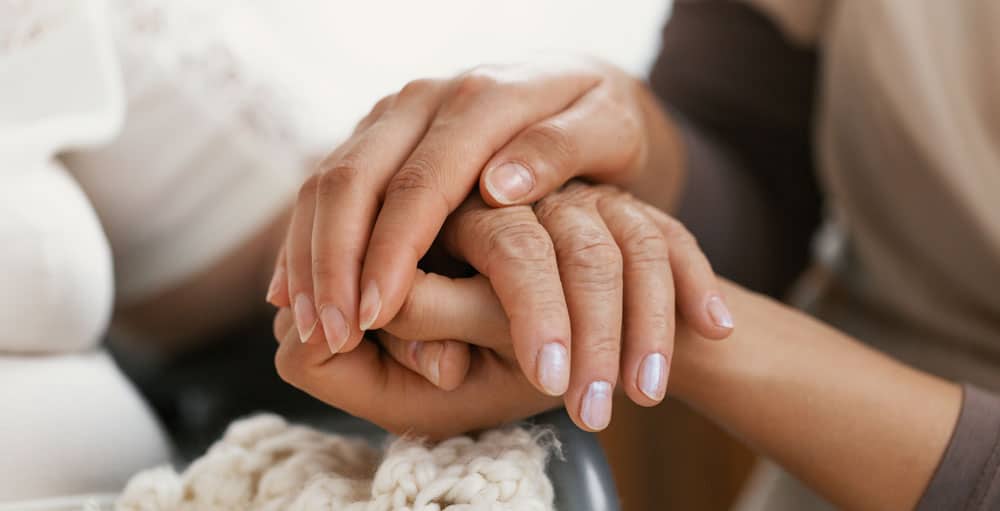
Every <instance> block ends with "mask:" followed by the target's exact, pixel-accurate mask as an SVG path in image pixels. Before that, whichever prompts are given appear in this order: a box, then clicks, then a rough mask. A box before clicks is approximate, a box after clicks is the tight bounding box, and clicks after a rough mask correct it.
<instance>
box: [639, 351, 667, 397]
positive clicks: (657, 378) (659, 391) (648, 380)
mask: <svg viewBox="0 0 1000 511" xmlns="http://www.w3.org/2000/svg"><path fill="white" fill-rule="evenodd" d="M639 390H641V391H642V393H643V394H645V395H646V397H648V398H649V399H652V400H654V401H659V400H661V399H663V396H664V394H666V390H667V358H666V357H664V356H663V355H661V354H659V353H651V354H649V355H646V358H644V359H643V360H642V363H641V364H639Z"/></svg>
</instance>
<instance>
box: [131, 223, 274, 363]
mask: <svg viewBox="0 0 1000 511" xmlns="http://www.w3.org/2000/svg"><path fill="white" fill-rule="evenodd" d="M287 225H288V214H287V212H286V213H283V214H281V215H279V216H277V217H276V218H275V219H273V220H272V221H271V222H269V223H267V224H265V225H262V226H261V228H260V230H258V231H257V233H256V234H255V235H254V236H253V237H251V238H250V239H248V240H246V241H244V242H243V243H241V244H239V245H237V246H236V247H234V248H233V250H231V251H230V252H229V253H227V254H226V255H224V256H223V257H221V258H220V259H219V260H218V261H217V262H215V263H214V264H213V265H212V266H210V267H209V268H207V269H206V270H205V271H203V272H200V273H198V274H196V275H191V276H190V277H189V278H188V279H186V280H185V281H184V282H182V283H180V284H179V285H177V286H174V287H172V288H170V289H167V290H165V291H163V292H161V293H157V294H156V295H154V296H151V297H150V298H148V299H146V300H143V301H141V302H138V303H132V304H127V305H125V306H119V307H118V309H117V310H116V311H115V315H114V318H113V324H112V327H113V329H114V331H115V333H116V334H117V335H116V337H117V338H120V339H123V340H125V341H128V340H130V339H136V340H137V341H138V342H140V343H144V344H147V345H148V344H150V343H152V344H154V345H155V347H156V348H157V349H161V350H164V351H166V352H176V351H182V350H184V349H188V348H193V347H195V346H197V345H198V344H199V343H201V342H203V341H204V340H205V339H208V338H212V337H213V336H217V335H219V334H223V333H225V332H226V330H227V329H230V328H233V327H234V325H238V324H239V323H240V322H244V321H247V320H249V319H252V318H253V317H255V316H259V317H265V315H269V314H273V311H274V309H273V308H271V306H269V305H267V303H266V302H264V294H265V292H266V290H267V284H268V280H269V279H270V278H271V273H272V272H273V270H274V260H275V257H276V256H277V253H278V247H280V246H281V243H282V241H283V240H284V237H285V229H286V228H287Z"/></svg>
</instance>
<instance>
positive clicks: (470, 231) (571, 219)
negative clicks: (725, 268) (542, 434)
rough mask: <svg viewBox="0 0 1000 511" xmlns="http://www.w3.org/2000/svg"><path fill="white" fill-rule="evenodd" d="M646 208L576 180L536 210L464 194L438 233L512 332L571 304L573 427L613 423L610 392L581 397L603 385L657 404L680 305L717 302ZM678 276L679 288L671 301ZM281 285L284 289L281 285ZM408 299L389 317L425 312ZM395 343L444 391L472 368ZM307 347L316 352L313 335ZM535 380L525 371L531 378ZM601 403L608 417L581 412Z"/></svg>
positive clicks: (677, 240)
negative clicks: (533, 316)
mask: <svg viewBox="0 0 1000 511" xmlns="http://www.w3.org/2000/svg"><path fill="white" fill-rule="evenodd" d="M651 211H653V210H652V209H650V208H649V207H648V206H646V205H644V204H642V203H641V202H639V201H637V200H635V199H634V198H633V197H631V196H630V195H628V194H626V193H623V192H622V191H620V190H618V189H617V188H614V187H611V186H594V185H585V184H582V183H578V182H572V183H569V184H568V185H566V186H565V187H563V188H562V189H560V190H558V191H556V192H553V193H551V194H550V195H548V196H547V197H545V198H543V199H542V200H540V201H538V202H537V203H536V204H535V205H534V207H533V208H532V207H528V206H513V207H505V208H491V207H489V206H488V205H486V204H485V203H484V202H483V201H482V200H481V199H480V198H479V197H478V196H476V195H472V196H470V197H469V198H468V199H467V200H466V201H465V202H464V204H463V205H462V206H460V207H459V208H458V209H457V210H456V212H455V213H454V214H453V215H451V216H450V217H449V219H448V221H447V222H446V223H445V225H444V226H443V230H442V233H441V237H440V241H439V247H438V248H440V249H441V250H440V251H442V252H444V253H446V254H447V255H448V256H449V257H451V258H454V259H456V260H458V261H462V262H465V263H468V264H469V265H471V266H472V268H473V269H475V270H476V271H478V272H479V274H480V275H482V276H483V277H485V278H486V279H488V282H489V284H490V286H491V287H492V289H493V291H494V292H495V293H496V296H497V297H498V299H499V301H500V303H501V304H505V303H506V304H513V305H514V307H510V306H506V305H505V306H504V314H505V317H506V318H509V321H510V325H511V326H510V329H511V332H512V337H516V335H514V334H516V328H517V327H518V326H519V325H521V324H524V322H523V321H518V319H519V316H518V315H519V314H520V315H523V314H527V313H528V312H531V311H532V309H531V307H534V306H536V304H538V303H541V304H543V306H548V305H549V304H551V303H559V304H562V303H567V304H568V308H569V311H570V318H571V327H572V329H573V331H575V332H583V334H581V335H578V336H576V337H575V340H576V342H573V343H572V344H571V345H568V346H566V348H569V350H568V353H567V354H568V355H569V361H570V362H571V363H572V374H569V373H567V374H566V376H567V377H569V378H570V380H569V382H568V383H569V384H570V385H569V388H570V390H569V392H567V393H566V394H565V395H564V396H563V398H564V399H563V400H564V403H565V406H566V408H567V410H568V411H569V413H570V416H571V417H572V418H573V420H574V421H575V422H576V423H577V424H578V425H579V426H580V427H581V428H584V429H587V430H591V431H593V430H599V429H603V428H604V427H605V426H606V425H607V421H608V420H610V407H611V402H610V401H611V400H610V395H609V396H607V399H605V400H601V401H599V400H595V399H590V400H588V399H587V395H588V390H589V389H591V388H593V385H594V383H595V382H598V383H597V384H599V385H602V384H601V383H600V382H607V383H608V384H609V385H610V386H611V387H612V388H613V387H614V386H615V385H616V384H617V382H618V381H619V380H621V381H622V386H623V388H624V389H625V392H626V393H627V394H628V395H629V397H631V398H632V400H633V401H635V402H636V403H638V404H640V405H642V406H653V405H655V404H657V403H659V402H660V401H661V400H662V399H663V397H664V393H665V390H666V386H667V380H668V377H669V370H670V366H669V361H670V360H671V358H672V356H673V338H674V326H675V324H676V321H677V320H676V318H675V317H674V314H673V311H674V310H675V308H677V309H678V310H679V311H680V313H681V314H682V315H684V316H685V317H687V316H695V317H696V316H697V315H698V314H700V313H701V311H702V310H704V308H705V306H706V305H705V300H707V299H712V297H718V296H719V293H718V292H717V291H715V290H716V289H718V283H717V281H716V279H715V275H714V274H713V272H712V268H711V266H710V265H709V263H708V261H707V260H706V259H705V257H704V255H703V254H702V253H701V251H700V250H699V249H698V246H697V243H695V242H694V239H693V237H692V236H691V235H690V233H688V232H687V231H686V230H685V229H684V228H683V226H681V224H680V223H678V222H676V221H675V220H673V219H672V218H669V217H667V216H665V215H663V214H662V213H659V212H655V214H656V215H657V217H658V218H662V219H663V221H664V222H665V223H666V226H665V227H664V228H662V229H661V226H660V225H659V224H658V223H657V221H655V220H654V219H653V218H652V217H651V216H650V212H651ZM675 274H676V275H677V278H676V287H677V288H678V289H679V290H681V292H678V293H677V295H676V302H677V303H676V304H675V292H674V288H675V279H674V277H673V275H675ZM434 277H437V276H434ZM542 277H555V278H554V280H555V281H556V282H557V283H558V282H559V281H560V280H561V281H562V282H565V284H563V285H561V286H557V287H555V288H546V283H547V282H548V281H549V280H550V279H546V278H542ZM277 287H278V289H283V288H284V285H283V283H281V282H279V284H278V286H277ZM564 289H565V290H566V301H565V302H564V301H563V290H564ZM412 292H417V290H416V289H415V290H414V291H411V293H412ZM279 298H284V297H279ZM415 303H421V302H420V301H419V300H416V301H414V300H408V301H405V302H404V304H403V305H402V306H401V308H400V312H399V313H398V314H397V316H399V315H403V316H418V317H419V316H420V315H421V314H422V311H421V310H420V309H414V304H415ZM293 313H294V308H293ZM471 314H474V315H475V314H476V313H475V312H472V313H471ZM623 320H626V321H624V325H625V327H624V330H623ZM390 324H392V323H390ZM389 328H390V327H388V326H387V327H386V329H387V330H388V329H389ZM504 330H505V331H506V330H507V329H506V328H505V329H504ZM729 330H730V329H729V328H723V327H719V326H717V325H713V327H712V328H711V329H710V331H711V332H712V334H713V336H714V337H715V338H719V337H723V336H725V335H726V334H728V333H729ZM390 331H391V330H390ZM416 334H417V333H415V332H408V333H407V335H406V336H405V338H406V339H408V340H411V341H436V340H437V339H438V338H436V337H427V336H423V335H416ZM619 335H623V338H624V342H623V343H620V342H619V340H618V339H619ZM588 336H589V338H588ZM457 338H459V339H461V337H457ZM397 341H398V340H397V339H393V338H388V339H385V338H383V344H384V345H385V347H386V348H387V351H388V353H389V354H390V355H392V356H393V357H394V358H395V359H396V360H397V361H399V362H400V363H401V364H402V365H403V366H405V367H407V368H409V369H411V370H413V371H416V372H417V373H419V374H420V375H423V376H424V377H426V378H427V379H428V380H429V381H430V382H432V383H434V384H436V385H438V386H440V387H441V388H443V389H449V390H450V389H454V388H456V387H458V386H459V384H460V383H461V382H462V380H463V378H464V374H465V373H466V372H467V371H468V370H469V369H468V368H469V366H470V364H471V363H472V362H470V358H472V354H471V352H470V350H469V349H468V347H466V346H464V345H463V344H462V343H459V342H454V341H447V342H444V343H439V342H427V343H415V344H411V345H406V344H401V343H400V342H397ZM307 344H318V345H321V346H322V345H324V343H322V342H315V340H309V342H307ZM524 347H525V346H524V345H523V344H517V343H514V344H513V351H512V354H513V358H512V361H514V362H516V363H518V365H519V366H520V367H522V369H523V368H524V367H525V366H528V367H531V366H532V365H533V366H535V367H536V368H537V367H538V366H539V362H538V361H537V360H536V359H535V357H536V352H535V351H531V350H525V349H524ZM653 355H660V356H661V357H662V358H661V361H662V362H661V364H660V365H658V366H657V365H653V366H649V367H646V368H645V371H644V370H643V368H644V364H646V363H652V362H649V361H650V360H652V359H649V358H648V357H650V356H653ZM535 370H536V371H537V370H538V369H535ZM535 374H537V373H536V372H532V370H530V369H529V370H527V371H525V375H526V376H527V377H528V378H529V381H531V378H530V376H531V375H535ZM565 384H566V382H565V381H564V382H563V385H565ZM538 390H539V391H541V392H545V393H547V394H549V395H560V394H561V393H558V392H550V391H549V389H547V388H542V387H538ZM604 406H606V407H607V414H603V413H601V414H597V413H590V414H587V413H584V410H587V409H590V410H595V409H598V407H604ZM588 407H589V408H588ZM600 409H601V410H603V409H604V408H600ZM588 418H589V420H588Z"/></svg>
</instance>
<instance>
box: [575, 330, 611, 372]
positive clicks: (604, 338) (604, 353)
mask: <svg viewBox="0 0 1000 511" xmlns="http://www.w3.org/2000/svg"><path fill="white" fill-rule="evenodd" d="M581 348H582V349H583V351H584V352H585V353H586V356H587V357H588V358H592V359H594V360H598V361H605V362H608V367H609V368H610V367H612V366H614V367H617V365H618V354H619V352H620V351H621V339H619V338H618V337H616V336H613V335H599V336H596V337H593V338H591V339H588V340H587V341H584V342H583V345H582V346H581Z"/></svg>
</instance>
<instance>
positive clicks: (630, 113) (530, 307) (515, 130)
mask: <svg viewBox="0 0 1000 511" xmlns="http://www.w3.org/2000/svg"><path fill="white" fill-rule="evenodd" d="M652 104H655V101H652V100H650V97H649V94H648V92H647V91H646V90H645V89H644V86H643V84H642V83H641V81H639V80H637V79H635V78H633V77H630V76H629V75H627V74H626V73H624V72H623V71H621V70H619V69H617V68H615V67H613V66H610V65H608V64H605V63H602V62H599V61H596V60H590V59H560V60H550V61H546V62H541V63H535V64H530V65H513V66H485V67H480V68H476V69H473V70H471V71H468V72H466V73H462V74H461V75H459V76H457V77H455V78H453V79H449V80H418V81H414V82H411V83H410V84H408V85H407V86H406V87H404V88H403V89H402V90H400V91H399V92H398V93H396V94H393V95H390V96H388V97H386V98H385V99H383V100H382V101H380V102H379V103H378V104H377V105H375V107H374V108H373V109H372V111H371V113H370V114H369V115H368V116H367V117H366V118H364V119H363V120H362V121H361V122H360V123H359V125H358V126H357V129H356V131H355V132H354V134H353V135H352V137H351V138H350V139H349V140H347V141H346V142H345V143H343V144H342V145H341V146H340V147H339V148H338V149H337V150H335V151H334V152H333V153H332V154H331V155H330V156H329V157H328V158H327V159H326V161H325V162H324V163H323V164H322V165H321V166H320V168H319V172H318V173H317V174H316V175H315V176H313V177H312V178H311V179H309V180H308V181H307V182H306V183H305V185H304V186H303V187H302V189H301V192H300V194H299V199H298V202H297V204H296V207H295V211H294V215H293V220H292V222H291V227H290V230H289V235H288V242H287V244H286V250H285V251H284V253H283V255H282V256H281V260H282V261H283V262H282V263H281V264H279V265H278V266H277V270H276V275H275V279H274V285H273V286H272V291H271V292H270V293H269V300H270V301H271V302H272V303H274V304H275V305H277V306H279V307H283V306H289V307H291V308H292V310H293V312H294V317H295V321H296V323H297V325H298V330H299V333H300V336H301V337H302V339H303V341H306V340H313V341H316V342H319V341H321V340H322V339H323V338H324V337H325V339H326V342H327V343H328V344H329V347H330V350H331V351H332V352H333V353H338V352H344V351H350V350H351V349H353V348H354V346H356V345H357V343H358V342H359V341H360V339H361V335H362V331H363V330H368V329H377V328H381V327H383V326H384V325H386V324H387V323H388V322H389V321H390V320H391V319H392V318H393V317H394V316H395V315H396V313H397V312H398V311H399V308H400V307H401V306H402V304H403V301H404V299H405V297H406V295H407V293H408V291H409V289H410V285H411V282H412V279H413V275H414V271H415V270H416V268H417V262H418V260H420V258H421V257H423V256H424V255H425V253H426V252H427V250H428V248H429V247H430V246H431V244H432V242H433V241H434V239H435V238H436V237H437V235H438V231H439V230H440V228H441V226H442V224H443V222H444V221H445V218H446V217H447V216H448V215H449V213H450V212H451V211H452V210H454V209H455V208H456V207H457V206H458V205H460V204H461V203H462V201H463V200H464V199H465V198H466V197H467V196H468V195H469V193H470V192H471V191H472V190H473V189H474V187H475V185H476V183H477V182H478V183H479V188H480V190H481V194H482V196H483V197H484V199H485V200H486V202H487V203H489V204H491V205H493V206H499V205H511V204H531V203H533V202H535V201H537V200H538V199H540V198H542V197H544V196H545V195H547V194H548V193H549V192H551V191H552V190H555V189H556V188H558V187H559V186H560V185H562V184H563V183H565V182H566V181H567V180H569V179H571V178H572V177H574V176H587V177H589V178H592V179H595V180H600V181H605V182H612V183H620V182H626V181H630V180H633V178H635V176H636V175H637V174H640V173H642V172H643V170H644V169H645V168H646V167H648V166H649V165H647V160H648V159H649V158H648V156H649V154H651V146H650V142H649V140H650V130H651V129H652V127H653V126H659V125H661V124H663V122H661V121H662V119H659V118H658V117H655V115H659V116H660V117H662V112H659V111H658V107H651V106H650V105H652ZM650 111H655V115H654V114H650ZM651 119H654V120H651ZM655 119H658V120H655ZM670 192H671V191H670V190H666V189H665V190H663V193H664V194H668V193H670ZM529 213H530V212H529ZM521 239H524V240H526V241H525V243H532V244H533V245H532V246H533V247H536V248H538V247H541V246H543V245H544V246H547V245H549V243H548V242H547V241H545V240H544V236H525V237H522V238H521ZM594 248H595V250H594V252H601V254H599V255H603V256H605V257H606V256H607V255H608V252H611V251H610V250H602V247H601V246H594ZM536 263H539V264H536V265H535V266H534V270H535V273H534V277H535V278H534V280H533V282H532V283H531V285H530V286H529V287H528V288H524V289H521V290H519V291H518V292H517V293H507V292H498V294H499V297H500V300H501V303H503V305H504V308H505V310H507V311H508V315H509V316H510V319H511V323H512V336H513V338H514V341H515V344H516V345H518V346H522V347H524V348H527V347H533V348H535V350H536V351H534V352H532V353H530V354H529V353H527V352H521V354H522V357H521V360H523V361H524V363H525V364H526V365H528V366H530V365H533V363H534V360H536V359H539V358H543V357H542V355H543V354H542V353H539V352H538V351H537V350H539V349H541V348H542V347H543V346H554V345H564V346H565V345H568V344H569V343H571V342H573V343H576V340H572V341H571V338H570V334H571V328H570V327H571V321H570V317H569V315H570V311H569V307H568V304H567V303H566V301H565V300H564V299H563V297H562V296H561V294H560V292H559V291H558V290H559V289H560V283H559V281H558V276H557V274H556V273H555V272H554V271H550V270H551V269H552V268H551V266H545V267H544V269H543V270H539V265H540V264H541V261H536ZM543 266H544V265H543ZM611 266H613V265H609V267H611ZM493 269H494V270H495V271H499V270H497V269H496V268H493ZM518 269H524V268H518ZM494 284H496V283H495V282H494ZM567 298H568V297H567ZM515 299H516V300H517V301H518V302H517V303H516V304H515V303H513V302H512V301H511V300H515ZM576 300H577V301H576V302H575V304H576V308H578V309H580V308H585V307H584V305H585V302H582V301H579V299H576ZM710 303H715V302H707V301H702V303H700V304H699V305H700V306H701V307H702V309H701V310H700V311H698V312H697V313H698V314H699V315H701V316H705V315H706V314H708V312H707V311H708V310H709V309H705V307H707V306H709V304H710ZM515 308H517V309H518V310H519V311H520V312H519V313H517V314H512V313H511V311H512V310H513V309H515ZM715 308H716V309H717V310H718V311H724V307H723V306H722V305H721V303H719V304H717V305H716V307H715ZM719 318H723V319H722V320H721V323H722V324H723V326H725V324H726V321H725V320H724V314H723V315H721V316H719ZM614 321H615V320H614V318H613V317H612V318H608V319H607V321H605V323H608V324H610V323H613V322H614ZM594 324H597V321H589V322H579V321H575V320H574V321H573V328H572V334H573V336H574V338H575V339H579V340H580V344H587V343H589V342H590V341H589V339H593V338H598V337H600V338H602V339H601V340H602V341H606V342H607V343H614V344H617V341H618V339H619V334H618V333H609V330H610V329H609V328H602V329H601V330H600V331H591V330H589V329H588V325H594ZM695 324H696V325H699V326H700V325H707V324H708V323H706V322H703V321H697V320H695ZM319 326H321V327H322V328H318V327H319ZM602 326H603V325H602ZM704 333H705V335H709V336H718V335H721V334H720V333H719V330H717V329H716V328H714V327H711V328H709V329H708V330H707V331H705V332H704ZM550 352H551V350H549V352H546V353H550ZM547 356H548V357H549V358H551V356H549V355H547ZM529 378H530V379H531V380H532V381H533V382H534V383H536V384H537V385H539V386H545V387H546V388H547V390H548V391H549V392H551V393H554V394H559V393H561V392H562V391H563V390H564V387H563V386H562V385H561V384H559V383H558V381H556V380H560V378H556V377H554V378H553V382H554V384H553V385H551V386H546V385H544V384H542V383H541V382H540V381H539V380H538V379H537V378H536V376H535V374H534V373H530V376H529Z"/></svg>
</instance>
